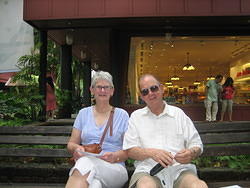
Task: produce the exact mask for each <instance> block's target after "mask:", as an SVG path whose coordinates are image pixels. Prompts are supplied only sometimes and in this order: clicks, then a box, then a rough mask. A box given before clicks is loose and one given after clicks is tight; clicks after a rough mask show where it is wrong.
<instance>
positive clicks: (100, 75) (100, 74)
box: [91, 71, 114, 87]
mask: <svg viewBox="0 0 250 188" xmlns="http://www.w3.org/2000/svg"><path fill="white" fill-rule="evenodd" d="M99 80H106V81H108V82H109V83H110V86H112V87H114V84H113V78H112V76H111V74H109V73H108V72H105V71H97V72H95V73H94V74H93V76H92V79H91V87H95V85H96V82H97V81H99Z"/></svg>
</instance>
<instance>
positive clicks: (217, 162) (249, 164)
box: [193, 155, 250, 170]
mask: <svg viewBox="0 0 250 188" xmlns="http://www.w3.org/2000/svg"><path fill="white" fill-rule="evenodd" d="M193 163H194V164H195V165H197V166H198V167H215V168H220V167H228V168H233V169H240V170H243V169H250V156H248V155H239V156H218V157H200V158H198V159H196V160H194V161H193Z"/></svg>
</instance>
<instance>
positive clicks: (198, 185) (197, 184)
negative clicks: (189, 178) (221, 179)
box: [190, 179, 208, 188]
mask: <svg viewBox="0 0 250 188" xmlns="http://www.w3.org/2000/svg"><path fill="white" fill-rule="evenodd" d="M190 188H208V186H207V184H206V183H205V182H204V181H203V180H200V179H197V180H196V181H193V182H192V183H191V186H190Z"/></svg>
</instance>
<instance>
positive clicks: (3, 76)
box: [0, 72, 16, 83]
mask: <svg viewBox="0 0 250 188" xmlns="http://www.w3.org/2000/svg"><path fill="white" fill-rule="evenodd" d="M15 74H16V72H5V73H0V82H3V83H6V82H7V81H8V80H9V79H10V78H11V77H12V76H14V75H15Z"/></svg>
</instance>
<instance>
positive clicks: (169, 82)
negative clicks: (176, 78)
mask: <svg viewBox="0 0 250 188" xmlns="http://www.w3.org/2000/svg"><path fill="white" fill-rule="evenodd" d="M172 84H173V83H172V82H171V81H170V80H168V81H166V82H165V85H172Z"/></svg>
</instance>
